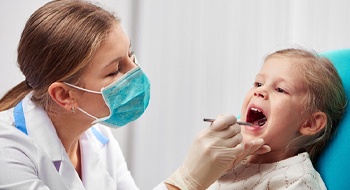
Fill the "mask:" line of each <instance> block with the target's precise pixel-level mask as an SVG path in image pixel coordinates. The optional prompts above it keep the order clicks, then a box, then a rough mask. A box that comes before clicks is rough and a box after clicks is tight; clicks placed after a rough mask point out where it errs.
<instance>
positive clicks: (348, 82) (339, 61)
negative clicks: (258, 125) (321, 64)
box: [316, 49, 350, 190]
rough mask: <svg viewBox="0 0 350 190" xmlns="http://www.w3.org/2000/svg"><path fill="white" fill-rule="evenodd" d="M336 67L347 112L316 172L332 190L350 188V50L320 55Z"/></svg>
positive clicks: (321, 157)
mask: <svg viewBox="0 0 350 190" xmlns="http://www.w3.org/2000/svg"><path fill="white" fill-rule="evenodd" d="M320 55H321V56H323V57H326V58H328V59H329V60H330V61H331V62H332V63H333V64H334V66H335V67H336V69H337V71H338V73H339V75H340V77H341V79H342V82H343V85H344V88H345V93H346V97H347V101H348V102H347V103H348V105H347V108H346V109H347V110H346V113H345V115H344V117H343V119H342V121H341V123H340V124H339V126H338V129H337V131H336V133H335V134H334V136H333V138H332V139H331V140H330V142H329V143H328V144H327V146H326V148H325V150H324V151H323V152H322V154H321V156H320V158H319V160H318V161H317V166H316V170H317V171H318V172H319V173H320V174H321V177H322V178H323V180H324V182H325V184H326V186H327V188H328V189H330V190H340V189H349V188H350V105H349V104H350V49H340V50H333V51H328V52H323V53H321V54H320ZM348 180H349V181H348Z"/></svg>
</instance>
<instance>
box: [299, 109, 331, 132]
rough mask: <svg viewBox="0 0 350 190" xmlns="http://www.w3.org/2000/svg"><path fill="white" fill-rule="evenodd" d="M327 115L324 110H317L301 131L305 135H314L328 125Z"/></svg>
mask: <svg viewBox="0 0 350 190" xmlns="http://www.w3.org/2000/svg"><path fill="white" fill-rule="evenodd" d="M326 124H327V115H326V114H325V113H324V112H320V111H319V112H315V113H313V114H312V115H311V117H310V118H309V119H308V120H307V121H305V123H304V124H303V125H302V126H301V127H300V129H299V132H300V133H301V134H303V135H314V134H316V133H318V132H319V131H321V130H322V129H323V128H325V127H326Z"/></svg>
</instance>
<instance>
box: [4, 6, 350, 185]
mask: <svg viewBox="0 0 350 190" xmlns="http://www.w3.org/2000/svg"><path fill="white" fill-rule="evenodd" d="M46 2H48V1H47V0H35V1H34V0H31V1H28V0H12V1H0V27H1V29H0V60H1V61H0V96H2V95H4V94H5V92H7V91H8V90H9V89H10V88H11V87H13V86H14V85H16V84H17V83H19V82H21V81H22V80H23V79H24V77H23V76H22V75H21V73H20V71H19V70H18V68H17V66H16V48H17V43H18V41H19V37H20V35H21V31H22V29H23V27H24V24H25V22H26V20H27V19H28V18H29V16H30V15H31V14H32V13H33V12H34V11H35V10H36V9H37V8H39V7H40V6H42V5H43V4H45V3H46ZM99 2H100V3H101V4H102V5H104V6H105V7H106V8H107V9H109V10H112V11H114V12H117V13H118V15H119V16H120V17H121V19H122V24H123V26H124V28H125V29H126V31H127V33H128V34H129V37H130V39H131V40H132V45H133V50H134V51H135V52H136V55H137V57H138V60H139V62H140V64H141V66H142V67H143V69H144V70H145V72H146V74H147V75H148V77H149V79H150V81H151V101H150V105H149V107H148V109H147V110H146V112H145V114H144V115H143V116H142V117H141V118H140V119H138V120H137V121H135V122H133V123H131V124H129V125H128V126H126V127H123V128H120V129H116V130H113V132H114V134H115V136H116V138H117V139H118V141H119V142H120V144H121V146H122V149H123V152H124V155H125V157H126V159H127V162H128V165H129V168H130V170H131V172H132V175H133V176H134V178H135V180H136V183H137V184H138V186H139V187H140V189H151V188H152V187H154V186H156V185H157V184H158V183H160V182H161V181H162V180H164V179H165V178H167V177H168V176H169V175H170V174H171V173H172V172H173V171H174V170H175V169H176V168H177V167H178V166H179V165H180V164H181V162H182V160H183V159H184V157H185V155H186V152H187V150H188V147H189V145H190V143H191V141H192V139H193V138H194V137H195V135H196V134H197V133H198V132H199V131H200V130H201V129H203V128H205V127H207V126H208V123H204V122H203V118H204V117H209V118H214V117H216V115H218V114H220V113H231V114H235V115H239V113H240V107H241V103H242V100H243V98H244V95H245V93H246V92H247V90H248V89H249V88H250V87H251V86H252V83H253V79H254V76H255V74H256V73H257V72H258V70H259V68H260V65H261V63H262V60H263V58H264V57H265V56H266V55H267V54H268V53H271V52H272V51H275V50H277V49H281V48H285V47H300V46H301V47H305V48H307V49H312V50H316V51H319V52H322V51H329V50H333V49H341V48H349V45H350V43H349V42H350V35H349V34H350V12H349V9H350V1H348V0H332V1H329V0H308V1H305V0H294V1H293V0H266V1H257V0H244V1H238V0H231V1H229V0H220V1H212V0H165V1H164V0H100V1H99ZM286 109H287V108H286ZM96 183H98V182H96Z"/></svg>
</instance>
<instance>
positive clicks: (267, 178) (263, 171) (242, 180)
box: [209, 152, 327, 190]
mask: <svg viewBox="0 0 350 190" xmlns="http://www.w3.org/2000/svg"><path fill="white" fill-rule="evenodd" d="M219 189H220V190H235V189H237V190H241V189H256V190H260V189H271V190H277V189H288V190H290V189H296V190H299V189H310V190H323V189H327V188H326V186H325V184H324V182H323V180H322V179H321V176H320V174H319V173H318V172H317V171H316V170H315V169H314V167H313V165H312V163H311V160H310V156H309V154H308V153H306V152H304V153H301V154H298V155H297V156H294V157H291V158H288V159H285V160H282V161H279V162H275V163H269V164H251V163H246V162H245V161H242V162H241V163H240V164H238V165H237V166H235V167H234V168H233V169H232V170H231V171H229V172H228V173H227V174H225V175H224V176H222V177H221V178H220V179H219V180H217V181H216V182H215V183H214V184H213V185H211V186H210V187H209V190H219Z"/></svg>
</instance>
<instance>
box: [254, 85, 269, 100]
mask: <svg viewBox="0 0 350 190" xmlns="http://www.w3.org/2000/svg"><path fill="white" fill-rule="evenodd" d="M254 96H257V97H260V98H263V99H267V98H268V95H267V92H266V91H265V90H263V89H262V87H260V88H257V89H256V90H255V92H254Z"/></svg>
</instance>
